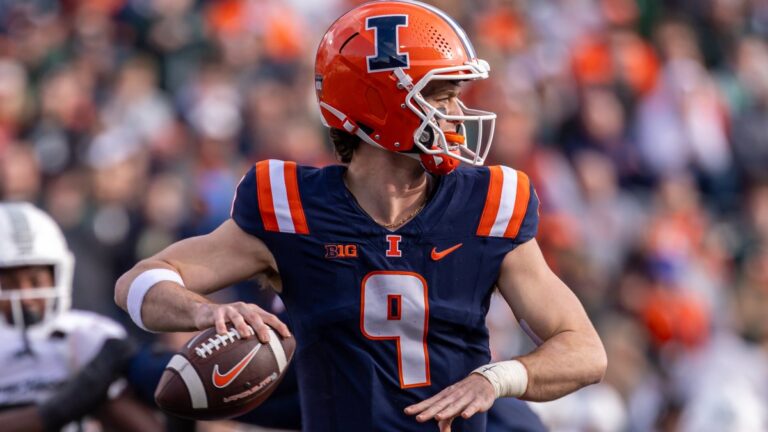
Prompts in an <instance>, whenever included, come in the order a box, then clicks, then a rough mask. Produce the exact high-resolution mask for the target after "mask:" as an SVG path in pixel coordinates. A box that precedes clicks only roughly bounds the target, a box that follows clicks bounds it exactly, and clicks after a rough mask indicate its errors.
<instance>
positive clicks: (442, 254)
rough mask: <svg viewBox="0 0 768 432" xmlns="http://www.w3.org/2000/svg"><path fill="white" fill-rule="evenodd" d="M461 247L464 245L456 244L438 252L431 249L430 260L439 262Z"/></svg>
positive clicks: (434, 248) (435, 249)
mask: <svg viewBox="0 0 768 432" xmlns="http://www.w3.org/2000/svg"><path fill="white" fill-rule="evenodd" d="M463 245H464V243H459V244H457V245H455V246H451V247H449V248H448V249H446V250H443V251H440V252H438V251H437V248H436V247H433V248H432V255H431V256H432V259H433V260H435V261H440V260H441V259H443V258H445V257H446V256H448V254H449V253H451V252H453V251H455V250H456V249H458V248H460V247H461V246H463Z"/></svg>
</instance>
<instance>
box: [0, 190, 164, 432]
mask: <svg viewBox="0 0 768 432" xmlns="http://www.w3.org/2000/svg"><path fill="white" fill-rule="evenodd" d="M73 266H74V257H73V256H72V253H71V252H70V251H69V249H68V247H67V244H66V241H65V239H64V236H63V235H62V233H61V230H60V229H59V227H58V226H57V225H56V223H55V222H54V221H53V220H52V219H51V218H50V217H49V216H48V215H47V214H45V213H44V212H43V211H41V210H39V209H38V208H36V207H35V206H33V205H32V204H29V203H7V202H2V203H0V429H2V430H4V431H9V430H24V431H37V430H60V429H62V428H64V429H65V430H66V428H67V427H73V428H74V427H75V426H76V422H78V421H79V420H81V419H82V418H84V417H86V416H88V417H90V418H95V419H98V420H99V421H101V423H102V425H103V426H104V428H105V429H109V430H121V431H129V430H143V431H147V430H157V429H158V427H160V428H162V426H161V424H160V423H159V422H158V421H157V420H155V419H154V417H153V416H152V413H151V410H150V409H149V408H147V407H145V406H143V405H141V404H139V403H138V402H136V401H134V400H133V398H131V397H129V396H127V394H126V393H124V392H123V390H124V389H125V385H124V380H123V379H122V378H121V377H120V375H121V374H122V373H123V370H124V368H125V367H126V365H127V362H128V360H129V358H130V355H131V353H132V347H131V344H130V343H129V341H128V339H127V338H126V332H125V330H124V329H123V328H122V327H121V326H120V325H119V324H117V323H115V322H114V321H112V320H110V319H108V318H105V317H103V316H100V315H97V314H95V313H91V312H85V311H75V310H71V309H70V298H71V290H72V272H73Z"/></svg>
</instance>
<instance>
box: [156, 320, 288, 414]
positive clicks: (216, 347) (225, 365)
mask: <svg viewBox="0 0 768 432" xmlns="http://www.w3.org/2000/svg"><path fill="white" fill-rule="evenodd" d="M295 348H296V342H295V340H294V339H293V338H281V337H280V336H278V335H277V333H276V332H275V331H274V330H272V329H271V328H270V339H269V342H268V343H266V344H262V343H261V342H259V340H258V338H256V337H255V336H253V337H250V338H247V339H246V338H243V337H241V335H240V334H239V333H238V332H237V330H235V329H234V328H231V329H229V331H228V332H227V333H226V334H223V335H219V334H216V329H215V328H210V329H208V330H204V331H202V332H200V333H198V334H197V335H196V336H195V337H193V338H192V339H190V340H189V342H187V344H186V345H185V346H184V348H183V349H182V350H181V351H180V352H179V353H177V354H176V355H174V356H173V357H172V358H171V360H170V361H169V362H168V365H167V366H166V367H165V370H164V371H163V375H162V376H161V378H160V382H159V383H158V385H157V389H156V390H155V401H156V402H157V405H158V406H159V407H160V408H161V409H162V410H164V411H165V412H167V413H169V414H172V415H175V416H178V417H184V418H189V419H194V420H217V419H226V418H232V417H237V416H239V415H242V414H245V413H246V412H248V411H250V410H252V409H253V408H255V407H257V406H258V405H260V404H261V403H262V402H264V401H265V400H266V399H267V398H268V397H269V395H270V394H272V392H273V391H274V390H275V388H276V387H277V385H278V383H279V382H280V380H281V379H282V378H283V374H284V373H285V370H286V368H287V367H288V363H289V362H290V361H291V359H292V358H293V352H294V350H295Z"/></svg>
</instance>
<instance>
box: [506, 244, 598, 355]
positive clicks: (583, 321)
mask: <svg viewBox="0 0 768 432" xmlns="http://www.w3.org/2000/svg"><path fill="white" fill-rule="evenodd" d="M497 284H498V287H499V291H500V292H501V294H502V296H503V297H504V298H505V300H506V301H507V303H508V304H509V305H510V307H511V308H512V311H513V312H514V314H515V317H517V319H518V321H520V322H521V324H522V323H523V321H524V322H525V324H526V325H527V326H528V327H530V330H532V331H533V333H534V335H535V336H536V337H538V338H540V339H542V340H546V339H549V338H551V337H552V336H554V335H556V334H558V333H561V332H564V331H574V330H576V331H578V330H581V329H584V328H590V329H591V328H592V325H591V323H590V322H589V318H588V317H587V314H586V312H585V311H584V308H583V307H582V305H581V303H580V302H579V300H578V298H576V295H574V293H573V292H572V291H571V290H570V289H569V288H568V287H567V286H566V285H565V283H563V282H562V281H561V280H560V278H559V277H557V275H555V274H554V273H553V272H552V270H551V269H550V268H549V266H548V265H547V263H546V261H545V260H544V257H543V255H542V254H541V249H539V245H538V243H537V242H536V240H535V239H531V240H529V241H527V242H525V243H523V244H521V245H520V246H518V247H517V248H515V249H514V250H512V251H511V252H509V253H508V254H507V255H506V257H505V258H504V261H503V262H502V265H501V273H500V275H499V279H498V281H497Z"/></svg>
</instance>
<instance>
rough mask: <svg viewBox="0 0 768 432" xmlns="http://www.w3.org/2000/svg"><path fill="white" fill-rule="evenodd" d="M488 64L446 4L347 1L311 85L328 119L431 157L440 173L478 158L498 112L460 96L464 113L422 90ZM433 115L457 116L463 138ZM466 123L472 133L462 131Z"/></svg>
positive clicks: (476, 75) (471, 75)
mask: <svg viewBox="0 0 768 432" xmlns="http://www.w3.org/2000/svg"><path fill="white" fill-rule="evenodd" d="M489 70H490V68H489V66H488V63H487V62H485V61H484V60H480V59H478V58H477V55H476V54H475V50H474V48H473V47H472V43H471V42H470V41H469V38H468V37H467V35H466V33H465V32H464V30H463V29H462V28H461V27H460V26H459V25H458V24H457V23H456V22H455V21H454V20H453V19H452V18H451V17H449V16H448V15H447V14H445V12H443V11H441V10H439V9H437V8H436V7H434V6H431V5H428V4H424V3H420V2H416V1H376V2H371V3H365V4H363V5H360V6H358V7H356V8H355V9H352V10H351V11H349V12H347V13H346V14H345V15H343V16H342V17H341V18H339V19H338V20H337V21H336V22H334V23H333V24H332V25H331V27H330V28H329V29H328V31H327V32H326V34H325V36H324V37H323V39H322V41H321V42H320V46H319V48H318V50H317V57H316V59H315V90H316V93H317V99H318V103H319V104H320V111H321V113H322V117H323V121H324V123H325V125H326V126H329V127H332V128H337V129H342V130H346V131H347V132H349V133H352V134H355V135H356V136H358V137H359V138H360V139H361V140H363V141H365V142H366V143H368V144H371V145H373V146H376V147H380V148H383V149H386V150H389V151H394V152H399V153H404V154H406V155H408V156H410V157H413V158H415V159H421V160H422V161H425V160H429V161H430V162H429V163H425V164H424V166H425V168H426V169H427V170H429V171H430V172H434V173H436V174H445V173H447V172H450V171H452V170H453V169H454V168H455V166H456V165H458V161H462V162H466V163H469V164H472V165H482V164H483V162H484V161H485V158H486V156H487V155H488V150H489V149H490V143H491V139H492V138H493V129H494V126H495V122H496V114H494V113H492V112H487V111H481V110H476V109H470V108H467V107H466V106H465V105H464V104H463V103H461V101H459V106H460V107H461V109H462V111H463V112H462V115H448V114H447V113H445V112H444V111H442V110H438V109H437V108H435V107H434V106H433V105H431V104H430V103H428V102H427V101H426V99H425V98H424V96H422V94H421V90H422V89H424V87H425V86H426V85H427V84H428V83H429V82H430V81H432V80H459V81H463V80H476V79H486V78H488V72H489ZM438 119H443V120H447V121H453V122H456V123H459V124H460V127H459V130H458V132H459V134H460V135H462V136H463V137H464V139H461V140H457V139H447V138H446V134H445V132H443V131H442V130H441V129H440V127H439V126H438V124H437V120H438ZM467 124H470V125H471V126H470V127H469V128H468V127H467ZM484 126H486V128H485V129H484ZM468 130H469V131H471V133H472V135H473V136H476V139H474V140H472V139H467V131H468ZM465 142H466V143H465ZM459 143H461V144H459ZM442 163H447V164H448V165H449V166H447V167H441V166H440V165H441V164H442ZM433 167H435V168H434V169H433Z"/></svg>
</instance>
